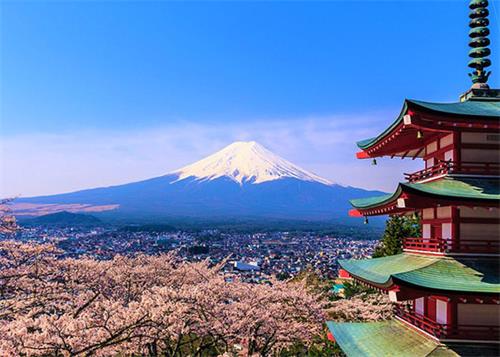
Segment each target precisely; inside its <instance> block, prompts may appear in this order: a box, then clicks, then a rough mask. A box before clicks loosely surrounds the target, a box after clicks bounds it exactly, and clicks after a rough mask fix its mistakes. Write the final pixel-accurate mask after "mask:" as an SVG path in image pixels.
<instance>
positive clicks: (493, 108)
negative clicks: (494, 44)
mask: <svg viewBox="0 0 500 357" xmlns="http://www.w3.org/2000/svg"><path fill="white" fill-rule="evenodd" d="M407 114H411V115H414V114H418V115H423V116H426V117H429V118H431V119H432V120H431V122H432V121H433V120H434V119H436V118H439V120H442V121H447V120H456V121H457V123H463V124H462V125H463V126H465V127H470V125H469V124H477V122H478V120H481V121H485V122H492V123H494V125H498V122H499V121H500V120H499V118H500V99H499V98H485V99H483V100H467V101H463V102H454V103H431V102H424V101H419V100H411V99H406V100H405V102H404V104H403V108H402V109H401V112H400V114H399V115H398V117H397V118H396V120H395V121H394V122H393V123H392V124H391V125H389V127H387V129H385V130H384V131H383V132H382V133H380V134H379V135H377V136H375V137H373V138H369V139H365V140H361V141H358V142H357V145H358V147H359V148H360V149H362V150H363V151H365V150H368V149H372V148H373V147H375V146H376V144H378V143H381V142H382V141H384V140H385V139H387V138H389V137H390V136H391V135H392V134H394V133H395V134H398V131H401V130H402V129H403V128H404V127H405V126H407V127H409V128H408V129H407V130H408V133H409V134H410V137H415V136H413V134H414V133H413V131H416V127H415V125H413V124H414V123H412V124H409V123H405V116H406V115H407ZM427 123H429V121H427ZM457 123H455V122H454V123H453V125H452V127H455V126H456V124H457ZM406 124H407V125H406ZM421 125H423V127H424V128H425V126H426V125H425V124H422V123H421ZM416 126H419V125H418V124H417V125H416ZM479 127H481V125H480V126H479ZM433 129H434V130H433V132H434V133H431V132H430V133H428V135H433V134H435V133H436V130H442V132H446V131H449V130H451V129H450V127H449V126H448V127H447V126H444V125H443V126H442V127H441V129H438V128H436V127H434V128H433ZM400 134H401V133H400ZM404 141H405V139H401V138H399V139H398V140H397V142H401V144H399V145H398V144H396V143H395V142H394V140H393V142H392V144H391V145H389V147H392V146H394V145H396V146H394V148H393V149H392V150H396V148H397V147H400V146H401V147H404V148H405V150H406V149H409V150H414V149H416V147H418V146H419V145H420V144H419V142H417V141H415V142H414V143H413V144H410V143H407V144H405V145H403V142H404ZM377 150H378V149H376V151H374V152H373V153H372V155H374V156H379V155H378V154H377V152H378V151H377ZM384 150H385V151H387V150H389V151H391V149H389V148H388V149H384ZM385 151H383V153H382V155H385V154H387V153H386V152H385ZM393 154H396V152H394V153H393ZM370 156H371V155H368V156H367V157H370ZM360 158H361V157H360Z"/></svg>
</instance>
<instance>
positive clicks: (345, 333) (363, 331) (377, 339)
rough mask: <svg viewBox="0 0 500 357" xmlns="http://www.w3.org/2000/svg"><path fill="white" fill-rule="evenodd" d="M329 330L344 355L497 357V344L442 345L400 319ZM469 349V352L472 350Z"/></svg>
mask: <svg viewBox="0 0 500 357" xmlns="http://www.w3.org/2000/svg"><path fill="white" fill-rule="evenodd" d="M326 324H327V326H328V329H329V330H330V332H331V333H332V334H333V336H334V338H335V341H336V342H337V343H338V344H339V346H340V348H341V349H342V351H343V352H344V353H345V354H346V355H347V356H367V357H370V356H373V357H378V356H401V357H406V356H407V357H438V356H439V357H441V356H442V357H448V356H469V355H477V356H479V355H481V356H497V355H498V346H495V345H484V344H472V343H467V344H446V345H445V344H442V343H439V342H438V341H436V340H434V339H433V338H431V337H429V336H427V335H424V334H422V333H419V332H418V331H416V330H415V329H413V328H411V327H409V326H407V325H406V324H404V323H402V322H400V321H399V320H389V321H378V322H364V323H363V322H356V323H336V322H332V321H328V322H327V323H326ZM471 352H472V353H471Z"/></svg>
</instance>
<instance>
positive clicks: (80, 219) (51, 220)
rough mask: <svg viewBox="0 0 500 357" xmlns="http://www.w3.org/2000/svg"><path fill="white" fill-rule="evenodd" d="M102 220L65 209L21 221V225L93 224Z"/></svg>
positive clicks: (100, 222)
mask: <svg viewBox="0 0 500 357" xmlns="http://www.w3.org/2000/svg"><path fill="white" fill-rule="evenodd" d="M100 224H102V221H101V220H100V219H99V218H97V217H94V216H91V215H88V214H81V213H72V212H67V211H62V212H57V213H51V214H46V215H44V216H39V217H36V218H31V219H27V220H25V221H23V225H50V226H94V225H100Z"/></svg>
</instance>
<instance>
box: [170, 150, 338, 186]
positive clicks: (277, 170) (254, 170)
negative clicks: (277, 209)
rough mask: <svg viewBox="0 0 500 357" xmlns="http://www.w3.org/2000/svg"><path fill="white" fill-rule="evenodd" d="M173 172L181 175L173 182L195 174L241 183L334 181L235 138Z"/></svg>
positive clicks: (211, 178) (325, 182)
mask: <svg viewBox="0 0 500 357" xmlns="http://www.w3.org/2000/svg"><path fill="white" fill-rule="evenodd" d="M172 174H175V175H178V179H177V180H176V181H174V182H177V181H181V180H183V179H185V178H188V177H194V178H195V179H196V180H200V181H205V180H208V181H211V180H214V179H217V178H220V177H228V178H230V179H231V180H233V181H235V182H237V183H239V184H240V185H242V184H243V183H252V184H258V183H262V182H266V181H274V180H278V179H281V178H295V179H299V180H302V181H311V182H319V183H322V184H325V185H331V184H332V183H331V182H330V181H328V180H326V179H324V178H322V177H319V176H317V175H315V174H313V173H311V172H308V171H306V170H304V169H302V168H300V167H298V166H296V165H294V164H292V163H291V162H289V161H287V160H285V159H283V158H281V157H279V156H278V155H276V154H274V153H272V152H271V151H269V150H268V149H266V148H265V147H263V146H262V145H260V144H258V143H256V142H255V141H237V142H234V143H232V144H231V145H228V146H226V147H225V148H224V149H222V150H220V151H218V152H216V153H215V154H212V155H210V156H208V157H206V158H204V159H202V160H200V161H197V162H195V163H194V164H191V165H188V166H185V167H183V168H181V169H179V170H176V171H174V172H172Z"/></svg>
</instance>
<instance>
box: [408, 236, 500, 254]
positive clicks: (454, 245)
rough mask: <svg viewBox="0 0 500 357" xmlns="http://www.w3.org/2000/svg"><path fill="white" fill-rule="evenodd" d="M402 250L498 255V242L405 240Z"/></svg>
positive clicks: (489, 240) (499, 251)
mask: <svg viewBox="0 0 500 357" xmlns="http://www.w3.org/2000/svg"><path fill="white" fill-rule="evenodd" d="M403 249H404V250H416V251H421V252H430V253H443V254H444V253H467V254H500V240H498V239H481V240H470V239H469V240H467V239H460V240H458V241H453V240H446V239H431V238H405V239H404V240H403Z"/></svg>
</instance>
